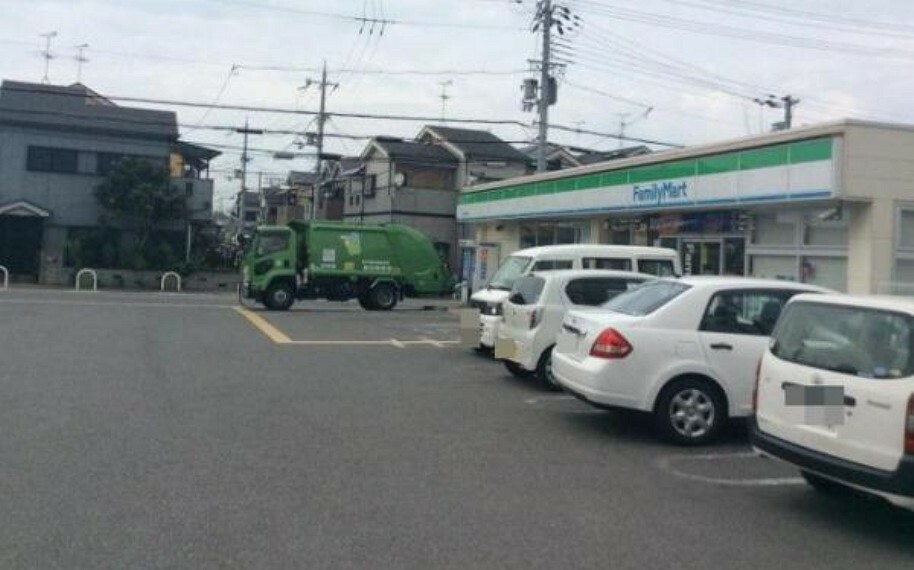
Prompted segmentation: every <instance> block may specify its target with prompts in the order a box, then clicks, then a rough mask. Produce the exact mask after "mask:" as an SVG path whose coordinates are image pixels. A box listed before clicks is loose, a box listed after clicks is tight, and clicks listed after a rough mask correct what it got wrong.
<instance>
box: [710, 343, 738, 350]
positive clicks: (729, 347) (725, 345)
mask: <svg viewBox="0 0 914 570" xmlns="http://www.w3.org/2000/svg"><path fill="white" fill-rule="evenodd" d="M711 350H733V345H732V344H728V343H726V342H715V343H714V344H712V345H711Z"/></svg>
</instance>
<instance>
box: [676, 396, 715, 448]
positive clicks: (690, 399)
mask: <svg viewBox="0 0 914 570" xmlns="http://www.w3.org/2000/svg"><path fill="white" fill-rule="evenodd" d="M668 413H669V421H670V426H671V427H672V428H673V430H675V431H676V433H678V434H679V435H680V436H682V437H683V438H686V439H688V440H700V439H702V438H704V437H707V435H708V434H709V433H711V431H712V430H713V429H714V422H715V421H716V419H717V418H716V410H715V406H714V399H713V398H712V397H711V396H710V395H709V394H706V393H705V392H703V391H702V390H700V389H698V388H694V387H690V388H686V389H684V390H681V391H680V392H677V393H675V394H674V395H673V397H672V398H671V399H670V405H669V409H668Z"/></svg>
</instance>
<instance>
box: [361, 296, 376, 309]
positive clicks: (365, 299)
mask: <svg viewBox="0 0 914 570" xmlns="http://www.w3.org/2000/svg"><path fill="white" fill-rule="evenodd" d="M359 305H361V306H362V308H363V309H365V310H366V311H374V310H375V306H374V303H373V302H372V300H371V295H370V294H368V293H364V294H362V295H359Z"/></svg>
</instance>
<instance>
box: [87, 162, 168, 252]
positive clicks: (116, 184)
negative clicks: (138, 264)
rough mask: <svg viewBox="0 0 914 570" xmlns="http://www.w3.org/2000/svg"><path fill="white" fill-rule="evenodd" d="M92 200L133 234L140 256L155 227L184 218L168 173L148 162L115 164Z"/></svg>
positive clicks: (164, 169)
mask: <svg viewBox="0 0 914 570" xmlns="http://www.w3.org/2000/svg"><path fill="white" fill-rule="evenodd" d="M95 198H96V200H98V203H99V204H100V205H101V206H102V208H104V209H105V211H106V212H107V213H108V214H109V215H110V216H111V217H112V218H113V219H114V220H116V221H119V222H120V223H121V224H122V225H123V226H124V227H127V228H129V229H132V230H133V231H134V232H135V233H136V251H137V253H139V254H140V255H141V256H143V255H144V254H145V253H146V252H147V248H148V246H149V241H150V239H151V238H152V236H153V232H154V231H155V229H156V227H157V226H158V225H159V224H161V223H162V222H166V221H169V220H178V219H182V218H183V216H184V196H183V195H182V194H181V193H180V192H178V190H177V189H175V188H174V187H173V186H172V185H171V179H170V176H169V173H168V169H166V168H165V167H164V166H158V165H155V164H153V163H152V162H150V161H148V160H143V159H137V158H130V157H127V158H124V159H122V160H120V161H118V163H117V164H116V165H115V166H114V168H112V169H111V171H110V172H109V173H108V175H107V176H106V177H105V180H104V181H103V182H102V183H101V184H99V185H98V186H97V187H96V188H95Z"/></svg>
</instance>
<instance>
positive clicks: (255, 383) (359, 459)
mask: <svg viewBox="0 0 914 570" xmlns="http://www.w3.org/2000/svg"><path fill="white" fill-rule="evenodd" d="M457 339H459V331H458V320H457V318H456V317H455V316H454V315H453V314H451V313H449V312H447V311H440V310H432V311H428V310H422V306H421V304H409V303H407V304H405V305H404V306H402V307H401V308H398V309H397V310H395V311H393V312H392V313H379V312H365V311H362V310H361V309H359V308H358V306H357V305H356V304H355V303H351V304H346V305H340V304H332V303H324V302H314V303H306V304H301V305H299V306H297V307H296V308H295V310H293V311H290V312H288V313H281V314H277V313H267V312H264V311H260V310H256V309H254V310H247V309H242V308H240V307H238V305H237V304H236V303H235V300H234V299H233V298H232V297H230V296H220V295H212V296H210V295H177V294H172V295H159V294H151V293H150V294H145V293H144V294H140V293H106V292H101V293H80V294H77V293H73V292H62V291H52V292H49V291H40V290H25V291H23V290H19V291H17V290H11V291H6V292H0V355H2V362H0V387H2V393H3V397H2V398H0V458H2V461H0V496H2V497H3V499H2V500H3V503H4V504H3V508H2V509H0V517H2V524H0V568H58V567H59V568H162V567H167V568H222V567H237V568H437V567H446V568H607V567H610V568H654V567H657V568H660V567H676V568H696V569H697V568H712V567H726V568H770V567H777V568H826V567H827V568H860V567H869V568H905V567H910V566H911V564H912V562H914V540H912V537H914V515H911V514H908V513H904V512H901V511H898V510H894V509H892V508H889V507H886V506H884V505H882V504H880V503H877V502H874V501H867V500H837V499H834V498H830V497H825V496H821V495H819V494H817V493H815V492H813V491H811V490H809V489H808V488H807V487H806V486H805V485H804V484H803V483H802V482H801V481H800V480H799V479H798V477H797V474H796V472H795V471H793V470H792V469H790V468H786V467H784V466H781V465H778V464H775V463H773V462H771V461H767V460H764V459H760V458H758V457H755V456H754V455H752V454H751V453H750V452H749V448H748V446H747V444H746V439H745V433H744V430H743V429H741V428H739V427H737V428H736V429H734V430H732V431H731V433H729V434H728V435H727V436H726V438H725V439H724V441H722V442H720V443H719V444H716V445H714V446H710V447H706V448H702V449H681V448H676V447H671V446H668V445H665V444H663V443H660V442H658V441H656V440H655V439H654V437H653V435H652V433H651V431H650V428H649V425H648V424H647V423H646V422H645V421H643V420H642V419H641V418H639V417H637V416H632V415H629V414H622V413H614V412H604V411H598V410H594V409H591V408H589V407H588V406H586V405H585V404H583V403H581V402H578V401H577V400H574V399H572V398H570V397H568V396H566V395H563V394H555V393H551V392H547V391H544V390H542V389H540V387H538V386H537V385H536V384H535V383H533V382H532V381H525V380H518V379H515V378H513V377H511V376H509V375H508V374H507V373H506V372H504V371H503V369H502V367H501V366H500V365H499V364H498V363H496V362H493V361H491V360H490V359H488V358H486V357H483V356H480V355H479V354H477V353H475V352H474V351H472V350H469V349H467V348H466V347H462V346H460V345H459V344H458V343H457V342H456V341H457Z"/></svg>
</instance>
